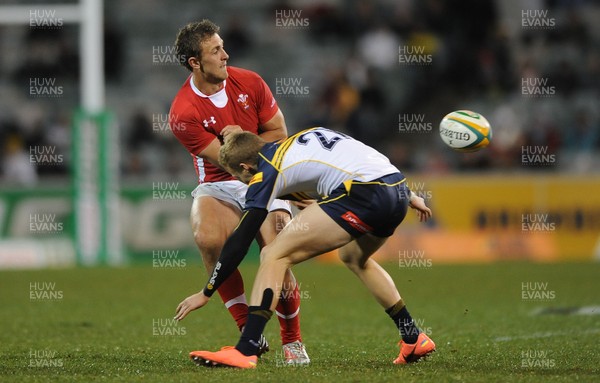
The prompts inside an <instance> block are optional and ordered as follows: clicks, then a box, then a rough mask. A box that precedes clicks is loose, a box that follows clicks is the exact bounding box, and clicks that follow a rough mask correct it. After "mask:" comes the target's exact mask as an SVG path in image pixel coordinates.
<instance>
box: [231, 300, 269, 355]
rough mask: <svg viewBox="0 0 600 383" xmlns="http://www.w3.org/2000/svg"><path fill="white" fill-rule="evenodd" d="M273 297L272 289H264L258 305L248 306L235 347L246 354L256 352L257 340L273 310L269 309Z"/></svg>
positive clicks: (255, 353)
mask: <svg viewBox="0 0 600 383" xmlns="http://www.w3.org/2000/svg"><path fill="white" fill-rule="evenodd" d="M272 299H273V290H271V289H266V290H265V291H264V292H263V299H262V303H261V305H260V306H248V320H247V321H246V326H245V327H244V330H243V331H242V336H241V337H240V341H239V342H238V344H237V345H236V346H235V348H236V349H237V350H238V351H239V352H241V353H242V354H244V355H246V356H250V355H257V354H258V341H259V339H260V336H261V334H262V333H263V331H264V329H265V326H266V325H267V322H268V321H269V319H271V315H273V311H271V310H269V308H270V307H271V302H272Z"/></svg>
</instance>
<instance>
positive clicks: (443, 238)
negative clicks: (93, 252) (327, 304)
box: [0, 175, 600, 268]
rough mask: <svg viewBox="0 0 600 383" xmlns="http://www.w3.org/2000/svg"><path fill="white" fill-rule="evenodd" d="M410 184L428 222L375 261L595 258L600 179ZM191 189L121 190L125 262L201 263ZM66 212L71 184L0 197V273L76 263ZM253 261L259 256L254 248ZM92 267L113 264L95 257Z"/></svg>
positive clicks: (413, 225)
mask: <svg viewBox="0 0 600 383" xmlns="http://www.w3.org/2000/svg"><path fill="white" fill-rule="evenodd" d="M417 179H418V181H417ZM408 185H409V187H410V188H411V189H412V190H413V191H414V192H415V193H417V194H419V195H421V196H423V197H424V198H426V200H427V201H428V204H429V205H430V206H431V208H432V210H433V220H432V221H430V222H429V223H427V224H421V223H419V222H418V221H417V219H416V216H415V214H414V212H412V211H409V213H408V216H407V218H406V219H405V221H404V222H403V223H402V225H400V227H399V228H398V229H397V231H396V233H395V234H394V236H392V237H391V238H390V239H389V240H388V242H387V243H386V244H385V245H384V247H383V248H382V249H380V250H379V252H378V254H377V255H376V257H378V258H379V259H384V260H388V261H394V262H396V261H397V262H400V263H402V264H405V265H407V267H408V265H410V264H421V265H424V264H427V263H428V262H429V263H431V262H434V263H437V262H488V261H497V260H514V259H521V260H534V261H543V262H545V261H563V260H565V261H568V260H591V259H593V258H600V256H599V254H600V242H599V241H600V179H598V178H594V177H566V176H560V177H558V176H533V175H531V176H522V175H519V176H504V177H500V176H486V177H483V176H464V177H456V176H452V177H438V176H435V177H434V176H431V177H419V176H415V177H409V179H408ZM192 189H193V186H191V185H185V186H182V185H179V184H178V183H155V184H153V185H151V186H148V187H137V188H131V187H129V188H126V189H124V190H122V191H121V193H120V195H121V199H120V205H119V206H120V207H119V214H120V217H121V225H120V227H121V231H122V233H121V234H122V235H121V237H122V240H123V246H122V248H123V251H124V252H125V255H126V256H125V257H124V259H125V262H133V263H135V262H152V263H156V262H158V263H160V264H161V265H163V264H167V263H169V264H177V262H175V261H178V264H182V263H185V262H182V260H184V259H186V260H187V259H189V260H190V261H193V262H199V259H200V257H199V254H198V250H197V249H196V246H195V244H194V242H193V238H192V232H191V228H190V223H189V210H190V207H191V197H190V192H191V190H192ZM73 206H74V203H73V194H72V193H71V192H70V190H69V188H63V189H60V188H58V189H43V190H42V189H32V190H20V189H19V190H16V189H15V190H4V191H0V268H14V267H46V266H70V265H75V264H81V262H80V260H78V259H77V255H76V251H75V248H74V244H73V238H74V225H75V223H74V222H75V220H74V219H73V216H74V214H73ZM250 257H251V258H254V259H256V257H257V250H256V247H253V249H252V254H251V255H250ZM321 258H322V259H324V260H332V259H335V258H336V257H335V254H329V255H327V256H324V257H321ZM169 260H170V261H169ZM174 262H175V263H174ZM96 264H110V262H108V261H107V260H106V259H99V260H98V262H96Z"/></svg>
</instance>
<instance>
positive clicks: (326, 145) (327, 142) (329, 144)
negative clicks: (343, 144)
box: [297, 130, 348, 150]
mask: <svg viewBox="0 0 600 383" xmlns="http://www.w3.org/2000/svg"><path fill="white" fill-rule="evenodd" d="M335 133H336V135H335V136H333V137H331V139H328V138H327V137H325V135H324V134H323V133H321V132H319V131H317V130H311V131H310V132H306V133H304V134H302V135H300V136H298V139H297V140H298V143H299V144H300V145H306V144H308V141H310V138H309V137H307V136H308V135H309V134H314V135H315V136H316V137H317V138H318V139H319V143H320V144H321V146H322V147H323V149H325V150H332V149H333V147H334V146H335V144H337V143H338V142H339V141H340V140H342V139H344V138H348V137H347V136H345V135H343V134H340V133H338V132H335Z"/></svg>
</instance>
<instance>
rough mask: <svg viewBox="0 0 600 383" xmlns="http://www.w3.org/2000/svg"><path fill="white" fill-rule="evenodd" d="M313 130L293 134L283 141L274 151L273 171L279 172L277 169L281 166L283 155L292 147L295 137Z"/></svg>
mask: <svg viewBox="0 0 600 383" xmlns="http://www.w3.org/2000/svg"><path fill="white" fill-rule="evenodd" d="M314 129H316V128H310V129H306V130H303V131H301V132H298V133H296V134H294V135H293V136H290V137H289V138H288V139H287V140H285V141H283V143H282V144H281V145H280V146H279V148H277V150H276V151H275V154H274V155H273V159H272V163H271V165H273V167H275V169H277V171H280V168H279V167H280V166H281V163H282V162H283V156H284V155H285V153H286V152H287V150H288V149H289V148H290V146H292V144H293V143H294V140H295V139H296V137H298V136H299V135H301V134H304V133H306V132H310V131H311V130H314Z"/></svg>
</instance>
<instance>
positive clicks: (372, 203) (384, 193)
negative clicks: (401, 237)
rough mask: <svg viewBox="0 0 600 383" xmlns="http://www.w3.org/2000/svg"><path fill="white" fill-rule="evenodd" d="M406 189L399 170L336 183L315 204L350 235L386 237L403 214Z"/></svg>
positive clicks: (407, 196)
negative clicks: (370, 177)
mask: <svg viewBox="0 0 600 383" xmlns="http://www.w3.org/2000/svg"><path fill="white" fill-rule="evenodd" d="M409 194H410V191H409V189H408V187H407V186H406V178H405V177H404V176H403V175H402V173H394V174H388V175H387V176H383V177H381V178H378V179H376V180H373V181H369V182H359V181H352V183H349V185H348V187H347V185H344V184H342V185H340V186H339V187H337V188H336V189H334V190H333V192H331V195H330V196H328V197H327V198H324V199H321V200H319V201H318V203H319V206H320V207H321V208H322V209H323V211H325V213H327V215H329V216H330V217H331V218H332V219H333V220H334V221H335V222H337V224H338V225H340V226H341V227H342V228H343V229H344V230H346V231H347V232H348V233H349V234H350V235H351V236H353V237H360V236H362V235H364V234H367V233H370V234H373V235H375V236H377V237H389V236H391V235H392V234H393V233H394V230H395V229H396V227H397V226H398V225H400V223H401V222H402V220H404V217H405V216H406V210H407V208H408V199H409Z"/></svg>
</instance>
